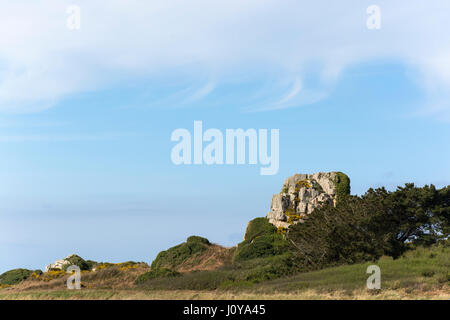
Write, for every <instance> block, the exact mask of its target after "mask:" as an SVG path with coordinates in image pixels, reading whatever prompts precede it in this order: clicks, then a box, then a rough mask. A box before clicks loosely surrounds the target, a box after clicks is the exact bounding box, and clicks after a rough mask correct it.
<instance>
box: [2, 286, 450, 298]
mask: <svg viewBox="0 0 450 320" xmlns="http://www.w3.org/2000/svg"><path fill="white" fill-rule="evenodd" d="M0 299H18V300H36V299H39V300H61V299H63V300H66V299H68V300H92V299H94V300H98V299H100V300H234V299H239V300H330V299H332V300H392V299H394V300H417V299H420V300H429V299H433V300H448V299H450V288H449V287H448V286H446V287H444V288H442V289H440V290H432V291H425V292H408V291H407V290H404V289H399V290H391V289H388V290H381V291H380V292H376V293H373V292H371V291H369V290H355V291H353V292H350V293H349V292H348V291H340V290H337V291H333V292H329V293H324V292H319V291H316V290H303V291H299V292H290V293H282V292H274V293H272V294H256V293H251V292H238V293H233V292H226V291H192V290H166V291H154V290H151V291H142V290H133V289H123V290H102V289H81V290H50V291H25V292H24V291H22V292H17V291H16V290H8V289H3V290H0Z"/></svg>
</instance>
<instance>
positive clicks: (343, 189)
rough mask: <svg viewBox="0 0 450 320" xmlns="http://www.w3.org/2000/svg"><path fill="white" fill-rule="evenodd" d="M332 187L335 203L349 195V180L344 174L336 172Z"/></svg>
mask: <svg viewBox="0 0 450 320" xmlns="http://www.w3.org/2000/svg"><path fill="white" fill-rule="evenodd" d="M334 186H335V188H336V198H337V201H340V200H342V199H344V198H345V197H346V196H347V195H349V194H350V178H349V177H348V176H347V175H346V174H345V173H343V172H336V178H335V180H334Z"/></svg>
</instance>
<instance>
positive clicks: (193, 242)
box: [151, 236, 211, 269]
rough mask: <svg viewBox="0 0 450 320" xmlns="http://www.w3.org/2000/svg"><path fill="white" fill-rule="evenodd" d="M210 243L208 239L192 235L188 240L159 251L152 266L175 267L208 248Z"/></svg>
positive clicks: (155, 267)
mask: <svg viewBox="0 0 450 320" xmlns="http://www.w3.org/2000/svg"><path fill="white" fill-rule="evenodd" d="M210 245H211V244H210V242H209V241H208V239H205V238H202V237H198V236H191V237H189V238H188V239H187V241H186V242H183V243H182V244H179V245H177V246H175V247H172V248H170V249H167V250H165V251H161V252H160V253H158V255H157V256H156V258H155V260H153V262H152V265H151V267H152V269H160V268H168V269H175V268H176V267H177V266H179V265H180V264H181V263H183V262H184V261H186V260H187V259H188V258H190V257H192V256H194V255H196V254H200V253H201V252H203V251H205V250H207V249H208V247H209V246H210Z"/></svg>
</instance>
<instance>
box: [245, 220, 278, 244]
mask: <svg viewBox="0 0 450 320" xmlns="http://www.w3.org/2000/svg"><path fill="white" fill-rule="evenodd" d="M276 231H277V228H276V227H275V226H274V225H273V224H271V223H270V222H269V220H267V219H266V218H255V219H253V220H251V221H250V222H249V223H248V225H247V229H246V230H245V235H244V240H248V241H252V240H253V239H254V238H255V237H257V236H260V235H263V234H272V233H276Z"/></svg>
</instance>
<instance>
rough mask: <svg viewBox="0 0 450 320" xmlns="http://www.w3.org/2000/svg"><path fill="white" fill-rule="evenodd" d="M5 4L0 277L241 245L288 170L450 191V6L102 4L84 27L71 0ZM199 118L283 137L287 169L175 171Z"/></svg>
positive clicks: (361, 185)
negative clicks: (61, 262)
mask: <svg viewBox="0 0 450 320" xmlns="http://www.w3.org/2000/svg"><path fill="white" fill-rule="evenodd" d="M0 3H1V7H0V8H2V10H0V12H1V14H0V21H1V22H0V30H2V31H1V33H2V34H1V35H2V36H1V37H0V66H1V68H0V181H1V183H0V226H1V228H2V231H1V233H0V272H2V271H5V270H8V269H11V268H17V267H27V268H41V269H42V268H44V267H45V265H46V264H48V263H50V262H52V261H54V260H56V259H60V258H63V257H65V256H67V255H69V254H70V253H77V254H79V255H81V256H82V257H84V258H86V259H93V260H98V261H112V262H119V261H126V260H135V261H136V260H137V261H146V262H151V261H152V259H153V258H154V257H155V255H156V254H157V253H158V252H159V251H160V250H163V249H166V248H168V247H170V246H172V245H175V244H178V243H180V242H181V241H183V240H184V239H185V238H186V237H187V236H189V235H192V234H197V235H202V236H205V237H207V238H209V239H210V240H211V241H213V242H217V243H220V244H223V245H227V246H231V245H235V244H236V243H238V242H239V241H240V240H241V239H242V236H243V233H244V230H245V227H246V224H247V222H248V221H249V220H250V219H252V218H254V217H258V216H264V215H265V214H266V213H267V211H268V210H269V205H270V200H271V196H272V194H274V193H277V192H279V190H280V188H281V185H282V183H283V181H284V179H285V178H286V177H287V176H290V175H292V174H294V173H312V172H317V171H332V170H339V171H343V172H345V173H347V174H348V175H349V176H350V178H351V180H352V193H355V194H361V193H363V192H364V191H365V190H367V188H369V187H377V186H383V185H384V186H386V187H388V188H389V189H393V188H395V187H396V186H397V185H401V184H404V183H406V182H415V183H417V184H418V185H423V184H430V183H433V184H435V185H437V186H439V187H442V186H444V185H448V184H450V164H449V163H450V161H449V159H450V151H449V148H448V147H447V146H448V139H449V138H450V127H449V124H450V104H449V102H448V101H450V100H449V99H448V98H449V97H448V94H447V92H450V91H449V89H450V55H449V53H450V39H449V37H448V35H447V34H445V33H446V32H444V31H445V30H449V29H450V23H449V22H447V20H446V19H443V17H444V16H445V14H444V13H445V12H447V13H448V9H450V7H449V4H447V3H446V2H445V1H430V2H427V5H422V4H421V5H418V6H417V7H409V6H406V5H403V4H401V3H400V2H394V3H393V2H392V1H389V2H386V1H379V3H378V4H379V6H380V8H381V13H382V15H381V18H382V28H381V29H380V30H368V29H367V28H366V25H365V21H366V19H367V14H366V11H365V10H366V8H367V6H368V5H369V4H373V3H372V2H367V3H365V2H364V1H357V2H355V1H343V2H342V5H339V6H338V5H331V4H326V2H321V1H319V2H318V4H315V5H311V4H306V3H302V2H300V1H278V2H277V3H275V2H272V1H267V2H264V3H263V2H260V1H259V2H258V1H249V2H248V3H246V4H245V5H238V2H237V1H227V2H226V3H225V2H217V3H216V4H215V5H211V3H210V2H207V1H193V2H192V3H190V5H187V4H186V3H184V2H177V1H168V2H167V3H166V4H158V5H156V4H154V3H151V2H148V3H147V4H143V3H142V2H138V1H128V2H127V3H128V4H129V5H126V4H125V2H123V1H111V2H110V3H109V4H108V5H107V6H105V5H101V4H100V2H98V1H92V2H89V4H83V3H80V4H79V5H80V8H81V29H80V30H79V31H68V30H67V29H66V28H65V25H64V23H65V19H66V18H67V15H66V12H65V8H66V6H67V5H69V4H72V3H71V2H70V3H69V2H67V3H64V1H36V3H34V4H32V5H27V6H25V5H24V3H25V2H22V1H17V3H15V4H9V3H4V2H0ZM239 3H240V2H239ZM324 7H326V8H327V9H328V10H322V9H323V8H324ZM446 10H447V11H446ZM5 12H6V13H5ZM425 13H426V15H425ZM430 17H432V19H431V18H430ZM94 18H95V19H94ZM411 20H414V21H416V23H415V24H412V23H411ZM117 21H121V23H117ZM430 21H431V22H432V23H430ZM194 120H202V121H203V126H204V128H205V129H207V128H218V129H220V130H222V131H223V132H224V131H225V129H228V128H230V129H234V128H244V129H247V128H255V129H260V128H263V129H273V128H276V129H279V130H280V169H279V171H278V173H277V174H276V175H273V176H261V175H260V174H259V166H255V165H243V166H218V165H215V166H214V165H213V166H206V165H204V166H175V165H174V164H173V163H172V162H171V160H170V152H171V149H172V147H173V146H174V144H175V143H174V142H171V141H170V135H171V133H172V131H173V130H175V129H177V128H187V129H189V130H191V131H192V128H193V122H194Z"/></svg>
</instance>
